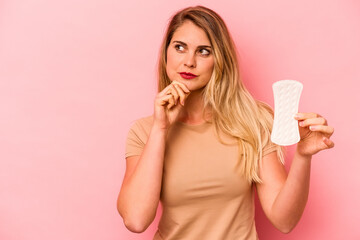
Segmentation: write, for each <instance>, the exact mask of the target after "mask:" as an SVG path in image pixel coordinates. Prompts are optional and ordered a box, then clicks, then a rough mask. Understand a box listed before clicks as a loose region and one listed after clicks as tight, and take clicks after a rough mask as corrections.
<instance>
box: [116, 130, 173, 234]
mask: <svg viewBox="0 0 360 240" xmlns="http://www.w3.org/2000/svg"><path fill="white" fill-rule="evenodd" d="M166 134H167V130H165V129H162V128H158V127H156V126H153V127H152V129H151V131H150V135H149V138H148V141H147V143H146V145H145V147H144V150H143V153H142V155H141V156H134V157H128V158H127V159H126V172H125V176H124V181H123V184H122V186H121V190H120V193H119V196H118V201H117V208H118V211H119V213H120V215H121V216H122V218H123V220H124V224H125V226H126V227H127V228H128V229H129V230H130V231H132V232H137V233H140V232H143V231H145V230H146V229H147V227H148V226H149V225H150V224H151V223H152V221H153V220H154V218H155V215H156V209H157V207H158V204H159V199H160V191H161V181H162V173H163V161H164V151H165V139H166Z"/></svg>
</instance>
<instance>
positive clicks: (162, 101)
mask: <svg viewBox="0 0 360 240" xmlns="http://www.w3.org/2000/svg"><path fill="white" fill-rule="evenodd" d="M171 98H173V95H165V96H164V97H162V98H160V99H159V100H158V101H159V105H160V106H164V105H166V104H169V101H170V100H169V99H171Z"/></svg>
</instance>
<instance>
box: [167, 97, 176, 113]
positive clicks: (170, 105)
mask: <svg viewBox="0 0 360 240" xmlns="http://www.w3.org/2000/svg"><path fill="white" fill-rule="evenodd" d="M169 96H171V98H169V105H167V108H168V109H170V108H172V106H174V105H175V99H174V95H172V94H171V95H169Z"/></svg>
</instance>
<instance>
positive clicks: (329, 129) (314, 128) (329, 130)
mask: <svg viewBox="0 0 360 240" xmlns="http://www.w3.org/2000/svg"><path fill="white" fill-rule="evenodd" d="M309 129H310V131H312V132H322V133H326V134H329V135H330V136H331V135H332V134H333V133H334V128H333V127H331V126H324V125H311V126H310V127H309Z"/></svg>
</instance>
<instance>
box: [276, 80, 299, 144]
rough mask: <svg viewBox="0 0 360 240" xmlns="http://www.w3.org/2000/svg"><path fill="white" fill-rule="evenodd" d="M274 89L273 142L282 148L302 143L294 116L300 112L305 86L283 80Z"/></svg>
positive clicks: (293, 81)
mask: <svg viewBox="0 0 360 240" xmlns="http://www.w3.org/2000/svg"><path fill="white" fill-rule="evenodd" d="M272 88H273V92H274V103H275V116H274V124H273V129H272V132H271V141H272V142H273V143H275V144H278V145H281V146H288V145H292V144H295V143H297V142H299V141H300V134H299V127H298V121H297V120H296V119H295V118H294V115H295V114H296V113H297V112H298V108H299V101H300V95H301V92H302V89H303V85H302V84H301V83H300V82H298V81H295V80H281V81H278V82H275V83H274V84H273V85H272Z"/></svg>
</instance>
